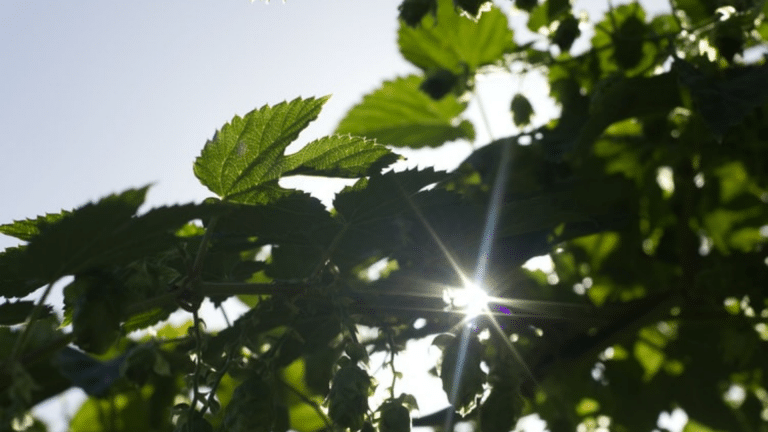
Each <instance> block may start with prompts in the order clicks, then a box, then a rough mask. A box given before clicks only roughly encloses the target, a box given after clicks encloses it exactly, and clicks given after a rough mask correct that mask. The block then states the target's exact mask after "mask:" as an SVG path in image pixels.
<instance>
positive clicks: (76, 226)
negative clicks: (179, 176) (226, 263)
mask: <svg viewBox="0 0 768 432" xmlns="http://www.w3.org/2000/svg"><path fill="white" fill-rule="evenodd" d="M146 192H147V188H146V187H145V188H141V189H129V190H127V191H125V192H123V193H120V194H116V195H110V196H108V197H106V198H103V199H101V200H100V201H98V202H96V203H90V204H86V205H85V206H83V207H80V208H78V209H77V210H74V211H72V212H71V213H69V214H66V215H65V216H64V217H62V218H60V219H59V220H58V221H56V222H55V223H52V224H45V225H40V226H39V227H40V233H39V234H37V235H36V236H34V237H32V238H31V240H30V242H29V244H28V245H27V246H26V247H24V248H14V249H8V250H6V251H5V252H3V253H2V254H0V270H5V271H3V272H2V274H0V295H4V296H6V297H8V296H10V297H15V296H24V295H26V294H28V293H30V292H32V291H34V290H35V289H37V288H38V287H40V286H42V285H44V284H45V283H49V282H53V281H55V280H57V279H58V278H60V277H62V276H65V275H71V274H78V273H83V272H86V271H88V270H90V269H93V268H96V267H99V266H107V265H121V264H127V263H129V262H131V261H134V260H136V259H139V258H141V257H144V256H146V255H149V254H153V253H157V252H161V251H163V250H166V249H167V248H169V247H170V246H172V245H173V244H174V243H175V242H176V237H175V235H174V232H175V231H176V230H177V229H178V228H179V227H181V226H183V225H184V224H185V223H187V222H189V221H190V220H193V219H203V218H208V217H210V216H212V215H214V214H219V213H222V212H224V211H226V208H224V207H222V206H212V205H195V204H187V205H182V206H172V207H161V208H157V209H153V210H151V211H149V212H147V213H146V214H144V215H142V216H136V212H137V210H138V208H139V206H140V205H141V204H142V203H143V202H144V197H145V195H146Z"/></svg>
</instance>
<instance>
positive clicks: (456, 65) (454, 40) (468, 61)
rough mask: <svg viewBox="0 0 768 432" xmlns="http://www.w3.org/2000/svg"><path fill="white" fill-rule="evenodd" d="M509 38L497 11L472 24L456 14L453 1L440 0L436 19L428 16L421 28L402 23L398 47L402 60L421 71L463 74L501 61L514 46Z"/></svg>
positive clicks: (501, 14)
mask: <svg viewBox="0 0 768 432" xmlns="http://www.w3.org/2000/svg"><path fill="white" fill-rule="evenodd" d="M512 37H513V33H512V30H511V29H510V28H509V25H508V23H507V17H506V15H504V13H503V12H502V11H501V10H499V9H498V8H496V7H493V8H492V9H491V10H489V11H487V12H483V14H482V15H481V16H480V18H479V19H477V20H476V21H474V20H472V19H470V18H468V17H466V16H462V15H459V14H458V13H457V12H456V10H455V9H454V4H453V0H439V2H438V7H437V16H432V15H430V14H427V15H426V16H424V18H423V19H422V21H421V26H419V27H416V28H414V27H409V26H408V25H406V23H401V25H400V30H399V31H398V45H399V46H400V52H401V53H402V54H403V57H405V58H406V59H407V60H408V61H410V62H411V63H413V64H414V65H416V66H418V67H420V68H422V69H424V70H427V69H440V68H442V69H448V70H450V71H452V72H454V73H456V74H463V73H465V72H469V73H474V71H475V70H477V68H479V67H480V66H485V65H490V64H494V63H497V62H499V61H501V60H502V58H503V55H504V54H505V53H508V52H511V51H512V50H513V49H514V47H515V44H514V42H513V39H512ZM467 69H468V70H467Z"/></svg>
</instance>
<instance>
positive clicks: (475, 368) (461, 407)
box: [440, 333, 485, 414]
mask: <svg viewBox="0 0 768 432" xmlns="http://www.w3.org/2000/svg"><path fill="white" fill-rule="evenodd" d="M481 361H482V345H481V344H480V341H479V340H478V339H477V337H475V336H474V335H470V334H468V333H465V334H462V335H461V336H459V337H456V338H455V339H454V340H452V341H451V343H450V344H449V345H447V346H446V347H445V348H444V349H443V360H442V362H441V364H440V379H441V380H442V382H443V390H444V391H445V394H446V395H447V396H448V401H449V402H450V403H451V405H453V406H454V407H456V409H457V410H458V411H459V412H460V413H462V414H465V413H467V412H469V411H470V410H472V409H473V408H474V406H475V402H476V400H477V396H478V395H479V394H480V393H482V390H483V383H485V373H484V372H483V371H482V370H481V369H480V362H481Z"/></svg>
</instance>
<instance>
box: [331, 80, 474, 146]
mask: <svg viewBox="0 0 768 432" xmlns="http://www.w3.org/2000/svg"><path fill="white" fill-rule="evenodd" d="M420 82H421V78H420V77H418V76H416V75H411V76H408V77H406V78H398V79H396V80H395V81H387V82H385V83H384V84H383V85H382V86H381V87H380V88H379V89H378V90H375V91H374V92H373V93H370V94H368V95H366V96H365V97H364V98H363V101H362V102H361V103H359V104H358V105H356V106H354V107H352V109H350V110H349V112H347V115H346V117H344V118H343V119H342V120H341V122H340V123H339V125H338V127H337V128H336V133H337V134H351V135H357V136H364V137H366V138H371V139H375V140H376V141H378V142H379V143H381V144H385V145H392V146H395V147H413V148H419V147H436V146H439V145H441V144H443V143H446V142H449V141H454V140H457V139H462V138H464V139H468V140H473V139H474V138H475V131H474V129H473V128H472V125H471V124H469V123H467V122H462V123H458V122H457V117H458V116H459V115H460V114H461V113H462V112H463V111H464V109H466V104H464V103H461V102H459V101H457V100H456V98H455V97H454V96H450V95H447V96H445V97H444V98H442V99H441V100H440V101H435V100H432V99H431V98H430V97H429V96H427V95H426V94H424V93H423V92H422V91H420V90H419V85H420Z"/></svg>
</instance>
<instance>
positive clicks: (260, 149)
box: [194, 96, 329, 203]
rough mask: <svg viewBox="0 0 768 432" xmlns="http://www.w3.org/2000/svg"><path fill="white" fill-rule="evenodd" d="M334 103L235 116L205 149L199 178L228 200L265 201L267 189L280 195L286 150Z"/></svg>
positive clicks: (302, 103) (296, 104)
mask: <svg viewBox="0 0 768 432" xmlns="http://www.w3.org/2000/svg"><path fill="white" fill-rule="evenodd" d="M328 98H329V97H328V96H326V97H322V98H319V99H315V98H309V99H300V98H297V99H294V100H293V101H291V102H282V103H279V104H277V105H275V106H274V107H270V106H269V105H264V106H263V107H261V108H259V109H257V110H253V111H251V112H249V113H248V114H246V115H245V116H244V117H240V116H235V118H233V119H232V121H231V122H229V123H227V124H225V125H224V126H223V127H222V128H221V130H220V131H218V132H216V134H215V135H214V137H213V139H212V140H210V141H208V142H207V143H206V144H205V147H204V148H203V152H202V154H201V155H200V156H199V157H198V158H197V160H196V161H195V168H194V169H195V175H196V176H197V178H198V179H200V182H201V183H202V184H204V185H205V186H207V187H208V189H210V190H211V191H212V192H214V193H215V194H217V195H219V196H220V197H222V198H224V199H227V200H231V201H239V202H246V203H253V202H263V201H265V198H264V192H265V191H264V188H265V187H267V188H268V189H271V191H270V192H274V191H273V189H274V186H275V184H274V182H275V181H276V180H277V179H279V178H280V175H281V174H282V173H283V172H284V171H285V168H286V166H285V161H284V153H285V149H286V147H288V145H289V144H290V143H291V142H293V140H295V139H296V138H297V137H298V136H299V132H301V131H302V130H303V129H304V128H306V127H307V125H309V123H310V122H311V121H312V120H314V119H316V118H317V116H318V115H319V114H320V109H321V108H322V106H323V104H325V102H326V101H327V100H328ZM270 195H271V193H270Z"/></svg>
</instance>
